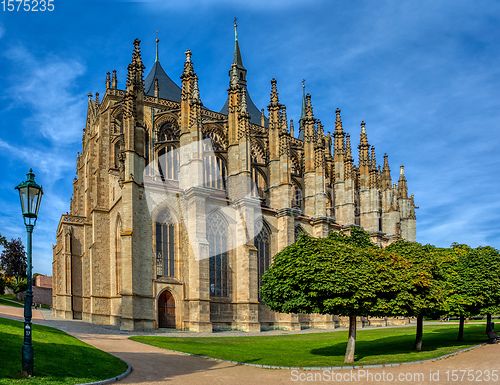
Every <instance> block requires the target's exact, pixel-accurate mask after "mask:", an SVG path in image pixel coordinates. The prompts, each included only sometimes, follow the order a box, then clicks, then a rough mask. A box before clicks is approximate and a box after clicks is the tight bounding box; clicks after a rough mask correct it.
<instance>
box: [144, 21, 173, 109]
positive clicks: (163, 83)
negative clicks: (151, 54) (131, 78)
mask: <svg viewBox="0 0 500 385" xmlns="http://www.w3.org/2000/svg"><path fill="white" fill-rule="evenodd" d="M155 41H156V58H155V62H154V64H153V67H152V68H151V71H149V74H148V76H146V80H145V81H144V93H145V94H146V95H148V96H154V97H158V98H161V99H165V100H172V101H174V102H180V101H181V92H182V91H181V88H180V87H179V86H178V85H177V84H175V83H174V81H173V80H172V79H170V77H169V76H168V75H167V74H166V73H165V71H164V70H163V68H162V66H161V64H160V57H159V53H158V52H159V44H158V43H159V42H160V39H158V31H156V40H155ZM156 83H158V94H157V93H156Z"/></svg>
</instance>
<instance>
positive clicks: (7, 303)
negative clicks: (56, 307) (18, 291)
mask: <svg viewBox="0 0 500 385" xmlns="http://www.w3.org/2000/svg"><path fill="white" fill-rule="evenodd" d="M6 299H8V300H10V301H5V300H6ZM2 300H3V301H2ZM12 301H14V302H16V303H13V302H12ZM0 305H5V306H14V307H18V306H17V305H21V307H24V301H19V300H18V299H16V296H15V295H14V294H0ZM42 309H47V310H50V306H48V305H42Z"/></svg>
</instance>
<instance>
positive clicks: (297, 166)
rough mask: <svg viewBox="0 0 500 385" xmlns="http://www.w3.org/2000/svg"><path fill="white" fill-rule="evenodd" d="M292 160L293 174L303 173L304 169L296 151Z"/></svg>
mask: <svg viewBox="0 0 500 385" xmlns="http://www.w3.org/2000/svg"><path fill="white" fill-rule="evenodd" d="M290 159H291V162H292V174H295V175H299V176H300V175H301V173H302V170H301V168H300V162H299V159H298V158H297V156H296V155H295V153H293V152H292V156H291V157H290Z"/></svg>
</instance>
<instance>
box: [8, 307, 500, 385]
mask: <svg viewBox="0 0 500 385" xmlns="http://www.w3.org/2000/svg"><path fill="white" fill-rule="evenodd" d="M0 317H6V318H14V319H22V317H23V309H22V308H14V307H8V306H1V305H0ZM33 322H34V323H39V324H44V325H47V326H51V327H55V328H58V329H61V330H64V331H65V332H67V333H68V334H71V335H73V336H75V337H76V338H78V339H80V340H82V341H84V342H86V343H88V344H90V345H92V346H95V347H96V348H99V349H101V350H104V351H106V352H108V353H111V354H113V355H115V356H117V357H119V358H121V359H123V360H125V361H127V362H128V363H129V364H130V365H131V366H132V372H131V374H130V375H129V376H127V377H126V378H124V379H123V380H121V381H119V383H121V384H144V385H146V384H147V385H149V384H172V385H173V384H182V385H198V384H199V385H206V384H209V385H219V384H220V385H226V384H227V385H235V384H236V385H247V384H248V385H254V384H259V385H267V384H269V385H280V384H296V383H337V384H345V383H353V384H390V383H392V382H400V383H406V384H440V385H444V384H461V383H463V384H473V383H474V384H475V383H477V384H499V385H500V345H485V346H480V347H477V348H475V349H472V350H469V351H466V352H463V353H459V354H457V355H454V356H451V357H448V358H445V359H442V360H437V361H432V362H424V363H420V364H409V365H401V366H398V367H387V368H371V369H365V370H364V371H363V369H358V370H349V369H347V370H341V371H335V372H334V373H333V377H332V373H331V372H324V371H291V370H289V369H262V368H256V367H250V366H245V365H236V364H231V363H227V362H219V361H215V360H208V359H204V358H200V357H192V356H187V355H183V354H179V353H175V352H172V351H168V350H163V349H159V348H155V347H153V346H149V345H144V344H141V343H138V342H134V341H130V340H128V339H127V337H129V336H130V335H136V334H139V333H136V332H134V333H129V332H121V331H120V330H117V329H116V328H113V327H111V326H102V325H93V324H89V323H86V322H82V321H68V320H60V319H56V318H54V317H52V315H51V313H50V312H49V311H46V310H42V311H40V310H36V311H34V312H33ZM454 370H455V371H457V372H452V371H454ZM460 370H462V372H460ZM463 370H466V371H469V372H463ZM492 370H496V371H497V372H496V373H497V375H498V378H497V379H496V381H495V380H494V379H492V378H491V373H492ZM446 371H448V373H447V372H446ZM486 371H489V372H490V379H489V381H488V380H487V378H486ZM363 373H364V376H363ZM454 374H456V375H457V376H458V380H457V379H456V378H453V377H452V376H453V375H454ZM462 374H464V375H463V378H461V377H462ZM468 375H469V376H470V377H469V378H468ZM339 376H342V377H339ZM368 376H371V377H368ZM431 376H432V378H431ZM391 380H392V381H391Z"/></svg>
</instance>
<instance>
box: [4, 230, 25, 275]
mask: <svg viewBox="0 0 500 385" xmlns="http://www.w3.org/2000/svg"><path fill="white" fill-rule="evenodd" d="M0 266H1V267H2V268H3V269H4V270H5V275H6V276H11V277H16V278H26V269H27V266H28V261H27V257H26V251H25V250H24V245H23V243H22V242H21V238H18V239H11V240H10V242H6V243H5V245H4V249H3V250H2V254H1V255H0Z"/></svg>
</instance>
